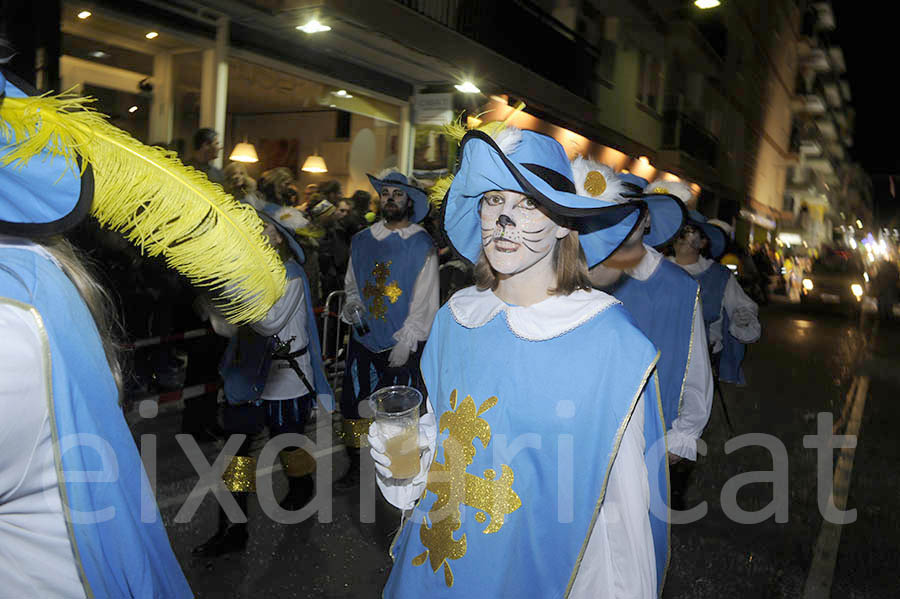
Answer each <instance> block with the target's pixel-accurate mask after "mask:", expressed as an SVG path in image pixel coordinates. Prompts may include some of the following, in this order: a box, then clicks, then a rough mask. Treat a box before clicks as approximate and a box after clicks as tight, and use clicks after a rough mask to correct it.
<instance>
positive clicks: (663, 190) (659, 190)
mask: <svg viewBox="0 0 900 599" xmlns="http://www.w3.org/2000/svg"><path fill="white" fill-rule="evenodd" d="M653 193H669V190H668V189H666V188H665V187H663V186H662V185H660V186H659V187H654V188H653Z"/></svg>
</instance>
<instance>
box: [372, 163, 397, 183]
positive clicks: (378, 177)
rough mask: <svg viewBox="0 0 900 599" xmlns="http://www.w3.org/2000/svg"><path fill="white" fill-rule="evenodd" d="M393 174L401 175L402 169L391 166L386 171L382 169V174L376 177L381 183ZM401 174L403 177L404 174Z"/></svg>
mask: <svg viewBox="0 0 900 599" xmlns="http://www.w3.org/2000/svg"><path fill="white" fill-rule="evenodd" d="M391 173H400V169H399V168H397V167H396V166H389V167H387V168H386V169H382V170H381V172H380V173H378V174H377V175H375V178H376V179H378V180H379V181H383V180H384V178H385V177H387V176H388V175H390V174H391ZM400 174H401V175H402V174H403V173H400Z"/></svg>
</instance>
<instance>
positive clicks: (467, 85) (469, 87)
mask: <svg viewBox="0 0 900 599" xmlns="http://www.w3.org/2000/svg"><path fill="white" fill-rule="evenodd" d="M454 87H455V88H456V91H460V92H462V93H464V94H480V93H481V90H480V89H478V88H477V87H475V84H474V83H472V82H471V81H463V82H462V84H461V85H455V86H454Z"/></svg>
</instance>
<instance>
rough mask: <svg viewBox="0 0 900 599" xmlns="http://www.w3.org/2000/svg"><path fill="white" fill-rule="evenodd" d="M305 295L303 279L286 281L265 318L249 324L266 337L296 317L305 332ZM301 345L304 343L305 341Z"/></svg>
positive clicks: (299, 326) (275, 332) (300, 327)
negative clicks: (283, 288) (279, 295)
mask: <svg viewBox="0 0 900 599" xmlns="http://www.w3.org/2000/svg"><path fill="white" fill-rule="evenodd" d="M305 296H306V293H305V292H304V291H303V280H302V279H301V278H299V277H298V278H296V279H291V280H290V281H288V284H287V289H285V290H284V295H282V296H281V297H280V298H278V301H277V302H275V305H274V306H272V307H271V308H270V309H269V311H268V312H267V313H266V316H265V318H263V319H262V320H260V321H259V322H254V323H253V324H252V325H250V326H251V327H252V328H253V330H254V331H256V332H257V333H259V334H260V335H265V336H267V337H268V336H269V335H275V334H277V333H278V332H279V331H280V330H281V329H283V328H284V325H286V324H287V323H288V321H289V320H291V319H292V318H294V319H296V322H298V323H299V324H298V328H299V329H302V330H303V331H304V332H305V331H306V310H305V309H304V308H305V306H304V305H303V302H304V300H305ZM301 321H302V322H301ZM282 341H287V339H283V340H282ZM300 341H301V340H300V339H298V340H297V342H298V343H299V342H300ZM303 345H305V343H304V344H303ZM303 345H300V346H299V347H303Z"/></svg>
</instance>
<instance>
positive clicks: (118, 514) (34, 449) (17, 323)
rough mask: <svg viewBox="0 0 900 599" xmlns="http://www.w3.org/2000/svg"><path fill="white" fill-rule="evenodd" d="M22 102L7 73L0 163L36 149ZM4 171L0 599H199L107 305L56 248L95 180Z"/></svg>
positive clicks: (2, 87)
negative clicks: (167, 524) (132, 413)
mask: <svg viewBox="0 0 900 599" xmlns="http://www.w3.org/2000/svg"><path fill="white" fill-rule="evenodd" d="M14 82H15V83H14ZM26 89H28V88H27V85H26V84H24V83H21V82H19V81H18V80H16V79H15V78H14V76H13V75H11V74H8V73H2V72H0V161H2V160H3V158H4V157H7V156H8V155H10V154H11V153H13V152H15V151H16V150H17V149H18V148H20V147H21V146H22V144H24V143H26V142H27V141H28V140H27V139H24V138H22V137H15V136H14V134H13V133H12V131H13V129H11V128H9V127H8V122H7V121H6V118H7V115H8V114H9V113H7V112H6V109H7V108H8V107H7V106H6V105H7V104H8V103H10V102H11V101H16V102H21V101H24V100H26V99H28V98H29V97H30V96H33V95H34V94H27V93H25V91H23V90H26ZM10 110H13V109H12V108H10ZM0 163H2V164H4V165H3V166H2V168H0V339H2V342H0V573H2V579H3V583H2V591H0V594H2V595H4V596H8V597H67V598H68V597H78V598H81V597H111V598H112V597H115V598H120V597H146V598H150V597H154V598H155V597H159V598H162V597H174V598H182V597H192V596H193V594H192V593H191V589H190V587H189V586H188V583H187V581H186V580H185V577H184V574H183V573H182V571H181V567H180V566H179V565H178V562H177V560H176V558H175V555H174V554H173V552H172V549H171V546H170V545H169V539H168V537H167V536H166V531H165V528H164V526H163V523H162V520H161V518H160V515H159V511H158V509H157V506H156V500H155V498H154V496H153V493H152V491H151V487H150V484H149V482H148V479H147V476H146V474H145V472H144V468H143V465H142V463H141V458H140V455H139V454H138V450H137V448H136V447H135V442H134V439H133V438H132V436H131V432H130V431H129V429H128V426H127V424H126V422H125V419H124V418H123V416H122V410H121V407H120V405H119V397H120V383H121V370H120V368H119V362H118V359H117V357H116V354H115V349H114V345H113V343H112V341H111V338H110V335H109V323H110V319H111V313H110V310H111V304H110V303H108V302H107V299H108V298H107V297H106V296H105V295H104V292H102V290H101V287H100V286H99V285H98V284H97V282H96V280H95V278H94V277H93V276H92V275H91V274H90V273H89V271H88V270H87V269H86V268H85V266H84V265H83V263H82V262H81V261H80V260H79V258H78V257H77V255H76V253H75V252H74V250H73V248H72V246H71V245H70V244H69V243H68V242H67V241H65V240H64V239H63V238H62V237H60V235H62V234H63V233H65V232H67V231H69V230H71V229H72V228H73V227H75V226H76V225H77V224H78V223H79V222H81V221H82V219H83V218H84V217H85V216H86V215H87V214H88V213H89V212H90V211H91V208H92V204H93V202H94V192H95V176H96V174H95V171H94V168H93V166H92V165H90V164H85V165H84V167H85V168H84V170H83V171H81V170H79V169H78V168H72V167H71V164H70V163H68V162H67V161H66V159H65V158H64V157H62V156H61V155H58V154H55V153H54V152H53V151H51V150H49V149H46V148H45V149H44V150H43V151H42V152H39V153H37V154H36V155H34V156H33V157H32V158H31V159H30V160H28V161H17V162H16V163H12V164H10V163H5V162H0Z"/></svg>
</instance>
